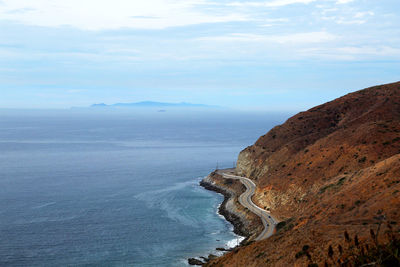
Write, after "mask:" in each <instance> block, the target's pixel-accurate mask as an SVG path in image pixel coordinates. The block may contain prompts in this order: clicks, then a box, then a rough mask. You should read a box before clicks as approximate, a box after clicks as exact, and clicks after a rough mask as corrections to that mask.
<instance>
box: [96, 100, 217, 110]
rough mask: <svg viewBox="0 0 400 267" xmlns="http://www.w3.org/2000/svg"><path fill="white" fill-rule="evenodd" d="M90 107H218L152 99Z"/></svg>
mask: <svg viewBox="0 0 400 267" xmlns="http://www.w3.org/2000/svg"><path fill="white" fill-rule="evenodd" d="M90 107H91V108H110V107H116V108H166V107H171V108H220V107H219V106H211V105H205V104H192V103H186V102H180V103H165V102H154V101H142V102H135V103H116V104H111V105H107V104H105V103H99V104H93V105H91V106H90Z"/></svg>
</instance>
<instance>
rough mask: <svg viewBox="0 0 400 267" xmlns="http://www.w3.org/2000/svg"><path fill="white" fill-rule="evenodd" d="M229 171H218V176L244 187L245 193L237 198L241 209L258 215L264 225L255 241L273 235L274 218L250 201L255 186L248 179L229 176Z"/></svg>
mask: <svg viewBox="0 0 400 267" xmlns="http://www.w3.org/2000/svg"><path fill="white" fill-rule="evenodd" d="M229 171H231V170H230V169H229V170H218V174H220V175H222V177H224V178H230V179H237V180H240V182H242V184H244V186H245V187H246V191H245V192H244V193H243V194H241V195H240V196H239V203H240V204H241V205H242V206H243V207H246V208H248V209H249V210H250V211H251V212H253V213H254V214H256V215H258V216H259V217H260V218H261V221H262V223H263V225H264V230H263V231H262V232H261V233H260V234H259V235H258V236H257V238H256V239H255V240H256V241H258V240H263V239H266V238H268V237H270V236H271V235H273V234H274V230H275V225H276V224H277V223H278V222H277V220H276V219H275V218H274V217H272V215H271V214H270V213H269V212H267V211H266V210H264V209H262V208H260V207H259V206H257V205H256V204H254V202H253V200H252V199H251V198H252V197H253V195H254V192H255V190H256V185H255V184H254V182H253V181H252V180H250V179H249V178H246V177H242V176H237V175H233V174H229V173H228V172H229Z"/></svg>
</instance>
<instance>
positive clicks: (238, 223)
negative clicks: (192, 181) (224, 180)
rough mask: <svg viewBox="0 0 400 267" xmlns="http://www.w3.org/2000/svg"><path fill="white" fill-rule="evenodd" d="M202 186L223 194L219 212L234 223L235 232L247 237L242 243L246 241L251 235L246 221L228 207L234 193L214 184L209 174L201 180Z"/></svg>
mask: <svg viewBox="0 0 400 267" xmlns="http://www.w3.org/2000/svg"><path fill="white" fill-rule="evenodd" d="M200 186H202V187H204V188H205V189H207V190H210V191H214V192H217V193H219V194H222V195H223V196H224V200H223V201H222V203H221V205H220V206H219V208H218V213H219V214H220V215H222V216H224V218H225V220H227V221H228V222H230V223H231V224H232V225H233V232H234V233H235V234H237V235H240V236H244V237H245V239H244V240H243V241H242V243H245V242H246V241H247V240H248V238H249V237H250V236H251V233H249V232H248V231H247V230H246V228H245V226H244V222H243V221H242V220H241V218H240V217H239V216H237V215H236V214H235V213H233V212H232V211H231V210H229V208H228V207H227V203H228V201H229V200H231V199H232V198H233V197H234V193H233V192H231V191H229V190H227V189H224V188H222V187H221V186H218V185H215V184H213V183H212V181H211V180H210V177H209V176H207V177H206V178H204V179H203V180H201V182H200Z"/></svg>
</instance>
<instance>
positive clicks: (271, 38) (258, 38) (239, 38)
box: [197, 31, 338, 44]
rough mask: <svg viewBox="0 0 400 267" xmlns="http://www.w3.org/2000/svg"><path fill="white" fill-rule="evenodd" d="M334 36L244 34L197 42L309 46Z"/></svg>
mask: <svg viewBox="0 0 400 267" xmlns="http://www.w3.org/2000/svg"><path fill="white" fill-rule="evenodd" d="M337 38H338V37H337V36H336V35H333V34H331V33H328V32H323V31H322V32H306V33H294V34H287V35H259V34H246V33H233V34H229V35H224V36H213V37H203V38H198V39H197V40H201V41H217V42H267V43H278V44H309V43H322V42H328V41H332V40H335V39H337Z"/></svg>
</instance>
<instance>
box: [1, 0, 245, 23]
mask: <svg viewBox="0 0 400 267" xmlns="http://www.w3.org/2000/svg"><path fill="white" fill-rule="evenodd" d="M207 4H209V3H208V2H207V1H206V0H146V1H143V0H112V1H111V0H84V1H82V0H68V1H65V0H34V1H29V0H4V1H3V4H2V5H0V17H1V18H2V19H6V20H12V21H17V22H20V23H24V24H28V25H37V26H46V27H59V26H72V27H76V28H80V29H87V30H102V29H116V28H123V27H129V28H142V29H162V28H167V27H174V26H185V25H191V24H199V23H217V22H228V21H243V20H246V19H247V17H246V16H245V15H243V14H240V13H232V12H229V11H226V12H223V13H216V14H212V13H208V12H207V13H206V12H205V11H203V12H202V11H201V8H199V7H202V6H206V5H207Z"/></svg>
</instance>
